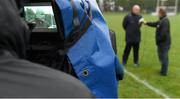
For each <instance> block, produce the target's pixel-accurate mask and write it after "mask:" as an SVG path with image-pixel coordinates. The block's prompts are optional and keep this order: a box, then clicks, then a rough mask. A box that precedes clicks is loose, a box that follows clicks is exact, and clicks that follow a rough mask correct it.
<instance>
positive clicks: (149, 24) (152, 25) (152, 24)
mask: <svg viewBox="0 0 180 99" xmlns="http://www.w3.org/2000/svg"><path fill="white" fill-rule="evenodd" d="M158 23H159V21H157V22H146V23H145V24H146V25H147V26H150V27H157V25H158Z"/></svg>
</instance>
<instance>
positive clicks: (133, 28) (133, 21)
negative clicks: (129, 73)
mask: <svg viewBox="0 0 180 99" xmlns="http://www.w3.org/2000/svg"><path fill="white" fill-rule="evenodd" d="M140 11H141V8H140V6H139V5H134V6H133V7H132V11H131V13H130V14H128V15H127V16H125V18H124V20H123V28H124V30H125V32H126V47H125V50H124V54H123V65H126V64H127V60H128V57H129V54H130V51H131V48H133V51H134V65H135V66H139V46H140V41H141V30H140V28H141V24H142V23H141V20H142V16H141V15H140Z"/></svg>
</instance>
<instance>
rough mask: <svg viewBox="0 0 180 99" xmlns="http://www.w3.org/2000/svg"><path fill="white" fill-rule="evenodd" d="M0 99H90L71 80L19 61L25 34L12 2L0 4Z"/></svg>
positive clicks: (85, 90) (27, 35)
mask: <svg viewBox="0 0 180 99" xmlns="http://www.w3.org/2000/svg"><path fill="white" fill-rule="evenodd" d="M0 13H1V18H0V97H1V98H27V97H28V98H67V97H68V98H82V97H83V98H91V97H92V95H91V93H90V92H89V90H88V89H87V88H86V87H85V86H84V85H83V84H82V83H81V82H80V81H78V80H76V79H75V78H73V77H71V76H69V75H67V74H64V73H62V72H59V71H56V70H52V69H50V68H47V67H45V66H41V65H38V64H34V63H31V62H29V61H26V60H23V58H25V56H26V55H25V52H26V48H27V47H26V46H27V44H28V37H29V32H28V29H27V26H26V24H25V23H24V22H23V21H22V20H21V18H20V16H19V13H18V10H17V7H16V4H15V2H14V0H0Z"/></svg>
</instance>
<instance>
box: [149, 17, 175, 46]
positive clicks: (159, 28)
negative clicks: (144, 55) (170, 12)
mask: <svg viewBox="0 0 180 99" xmlns="http://www.w3.org/2000/svg"><path fill="white" fill-rule="evenodd" d="M147 25H148V26H151V27H156V44H157V45H158V46H170V44H171V36H170V22H169V19H168V18H167V17H162V18H160V20H159V21H157V22H147Z"/></svg>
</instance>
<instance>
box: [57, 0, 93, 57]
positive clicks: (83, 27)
mask: <svg viewBox="0 0 180 99" xmlns="http://www.w3.org/2000/svg"><path fill="white" fill-rule="evenodd" d="M86 2H87V4H88V5H89V9H84V16H83V18H82V21H80V20H79V17H78V10H77V7H76V5H75V2H74V0H71V6H72V9H73V29H72V31H71V32H70V34H69V36H68V37H67V38H65V41H64V49H63V50H59V54H61V55H65V54H67V52H68V50H69V49H70V48H71V47H72V46H73V45H75V44H76V43H77V42H78V41H79V40H80V38H81V37H82V36H83V35H84V34H85V33H86V32H87V30H88V29H89V27H90V26H91V24H92V23H91V22H92V12H91V11H92V10H91V5H90V3H89V2H88V1H86Z"/></svg>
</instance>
